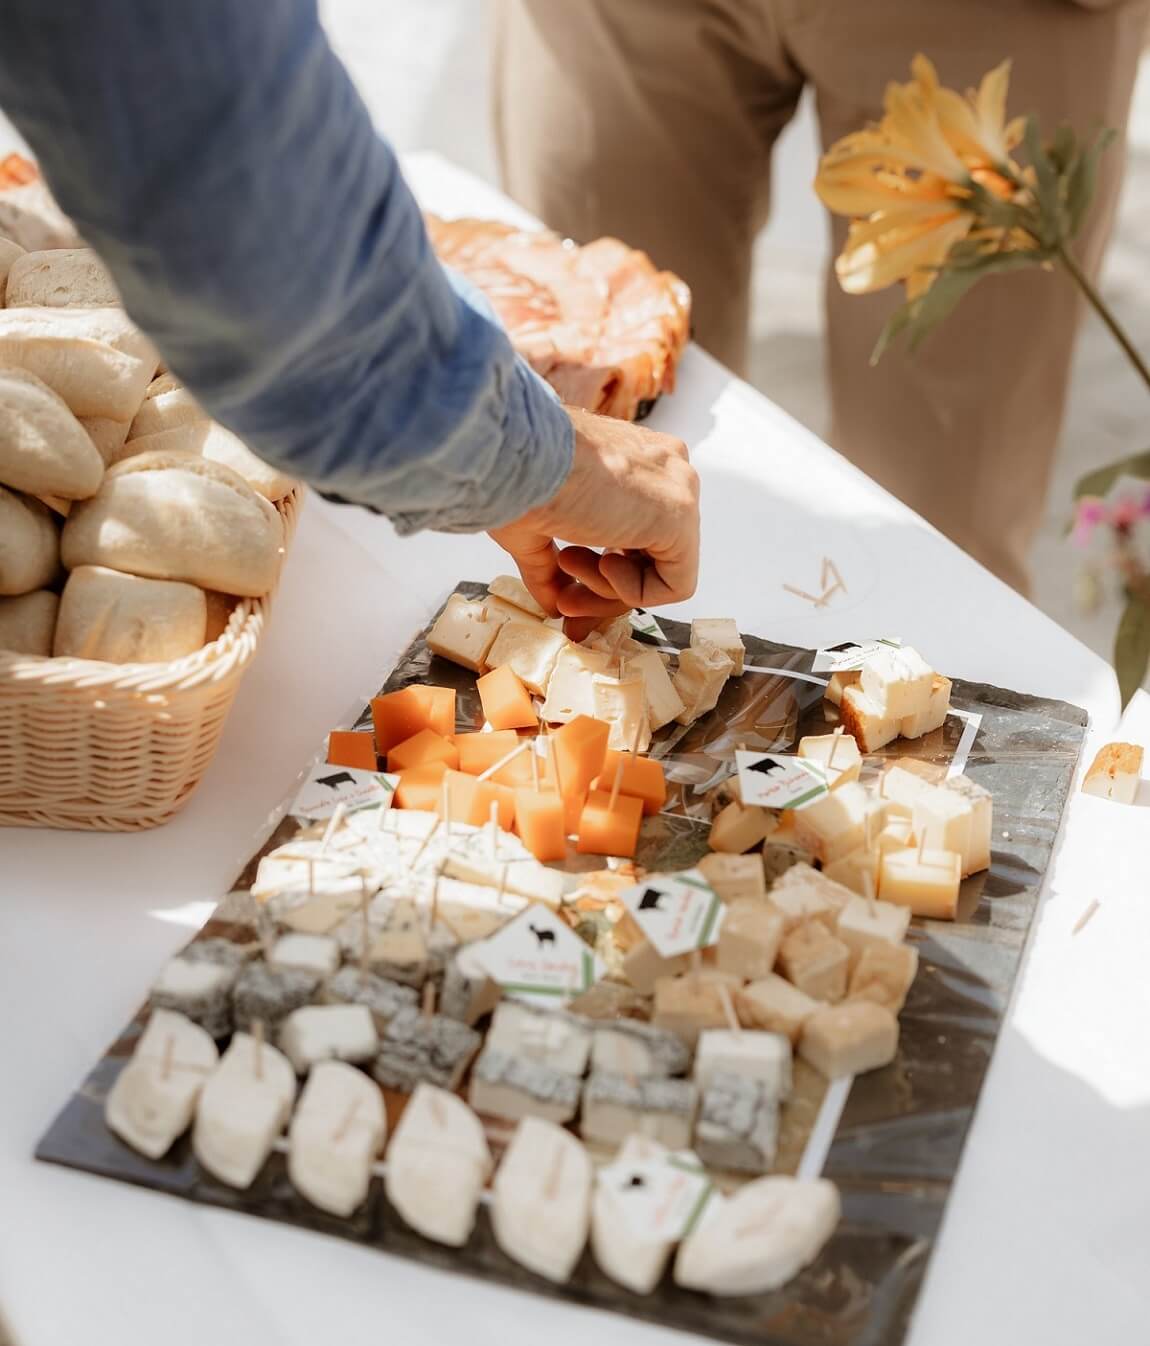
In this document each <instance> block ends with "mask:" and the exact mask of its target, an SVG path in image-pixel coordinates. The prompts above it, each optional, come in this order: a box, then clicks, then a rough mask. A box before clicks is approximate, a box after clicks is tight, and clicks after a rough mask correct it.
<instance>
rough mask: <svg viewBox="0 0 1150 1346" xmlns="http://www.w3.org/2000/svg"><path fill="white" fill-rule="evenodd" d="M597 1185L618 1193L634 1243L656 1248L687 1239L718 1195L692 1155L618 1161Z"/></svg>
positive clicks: (604, 1171) (603, 1172)
mask: <svg viewBox="0 0 1150 1346" xmlns="http://www.w3.org/2000/svg"><path fill="white" fill-rule="evenodd" d="M598 1181H599V1183H600V1185H601V1186H603V1187H607V1188H609V1189H610V1190H611V1191H612V1192H613V1193H614V1195H615V1197H616V1199H617V1202H618V1209H619V1211H620V1212H621V1214H622V1216H623V1218H624V1219H625V1220H626V1221H627V1223H628V1224H629V1225H630V1226H631V1231H632V1233H633V1234H634V1235H635V1237H636V1238H639V1239H643V1240H644V1241H650V1242H653V1243H678V1242H679V1241H680V1240H681V1239H685V1238H686V1237H687V1235H688V1234H690V1233H691V1232H692V1231H693V1230H694V1229H695V1228H696V1227H697V1226H698V1224H699V1221H700V1219H701V1218H702V1216H703V1212H704V1210H705V1209H706V1207H707V1205H708V1203H709V1202H710V1201H711V1200H712V1198H714V1197H716V1196H717V1195H718V1194H717V1193H716V1191H715V1187H714V1185H713V1184H712V1182H711V1180H710V1178H709V1177H708V1176H707V1170H706V1169H705V1168H704V1167H703V1166H702V1164H700V1163H699V1161H698V1159H697V1158H696V1157H695V1155H694V1154H693V1153H692V1152H691V1151H690V1150H678V1151H674V1152H671V1153H668V1154H660V1155H650V1156H648V1157H646V1158H643V1159H625V1158H624V1159H616V1160H615V1162H614V1163H612V1164H607V1165H605V1166H604V1167H603V1168H601V1169H600V1170H599V1178H598Z"/></svg>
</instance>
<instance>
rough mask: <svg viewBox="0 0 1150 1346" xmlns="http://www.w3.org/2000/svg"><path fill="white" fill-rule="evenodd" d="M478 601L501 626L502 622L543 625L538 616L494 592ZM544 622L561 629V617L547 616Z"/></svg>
mask: <svg viewBox="0 0 1150 1346" xmlns="http://www.w3.org/2000/svg"><path fill="white" fill-rule="evenodd" d="M479 602H480V603H481V604H482V605H483V607H484V608H486V610H487V613H488V616H489V617H490V618H491V619H492V620H494V621H497V622H498V623H499V624H500V625H501V626H502V625H503V623H504V622H519V623H520V624H521V625H523V626H542V625H544V623H543V622H541V621H540V620H539V618H538V617H536V616H533V615H532V614H531V613H530V612H524V611H523V609H522V608H518V607H516V606H515V604H514V603H509V602H508V601H507V599H506V598H499V597H498V596H497V595H495V594H492V593H489V594H487V595H486V596H485V597H484V598H481V599H480V600H479ZM546 624H547V625H549V626H551V628H552V629H553V630H556V631H561V630H562V629H563V621H562V618H559V619H553V618H550V617H549V618H548V619H547V623H546Z"/></svg>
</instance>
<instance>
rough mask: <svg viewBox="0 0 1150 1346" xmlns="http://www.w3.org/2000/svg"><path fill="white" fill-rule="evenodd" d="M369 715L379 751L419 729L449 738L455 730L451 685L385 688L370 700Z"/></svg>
mask: <svg viewBox="0 0 1150 1346" xmlns="http://www.w3.org/2000/svg"><path fill="white" fill-rule="evenodd" d="M371 718H372V722H373V724H374V726H375V749H376V751H377V752H378V753H380V754H384V753H388V752H390V751H391V750H392V748H394V747H395V746H396V744H398V743H402V742H403V741H404V739H407V738H411V736H412V735H413V734H418V733H419V731H420V730H421V729H431V730H433V731H434V732H435V733H437V734H439V735H440V736H441V737H442V738H450V737H451V735H452V734H454V733H455V688H454V687H429V686H424V685H418V686H412V687H404V688H402V689H401V690H400V691H398V692H388V693H387V695H386V696H377V697H375V699H374V700H373V701H372V703H371Z"/></svg>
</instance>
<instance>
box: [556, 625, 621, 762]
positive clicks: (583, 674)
mask: <svg viewBox="0 0 1150 1346" xmlns="http://www.w3.org/2000/svg"><path fill="white" fill-rule="evenodd" d="M607 665H608V656H607V655H606V654H603V653H600V652H599V651H597V650H588V649H584V647H583V646H582V645H567V646H566V647H565V648H564V649H563V650H561V651H560V654H559V658H558V659H557V660H556V661H555V671H554V672H553V673H552V674H551V681H550V682H549V683H548V684H547V699H546V700H545V701H544V702H543V707H542V709H541V710H540V712H539V714H540V718H541V719H544V720H546V721H547V722H548V723H549V724H566V723H567V722H568V721H569V720H573V719H575V717H576V716H577V715H590V716H592V717H594V715H595V684H594V681H593V679H594V676H595V674H596V673H605V672H606V671H607ZM628 746H630V745H628Z"/></svg>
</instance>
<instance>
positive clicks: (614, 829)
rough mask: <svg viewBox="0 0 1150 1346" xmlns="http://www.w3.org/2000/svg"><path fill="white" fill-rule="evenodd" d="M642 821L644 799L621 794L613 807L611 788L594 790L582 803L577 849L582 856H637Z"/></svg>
mask: <svg viewBox="0 0 1150 1346" xmlns="http://www.w3.org/2000/svg"><path fill="white" fill-rule="evenodd" d="M642 822H643V801H642V800H641V799H634V798H632V796H631V795H620V796H619V797H618V799H616V800H615V807H614V808H612V807H611V795H610V793H609V791H607V790H595V791H593V792H592V793H591V794H590V795H589V796H588V797H587V803H586V804H585V805H584V806H583V813H582V816H581V817H580V819H579V842H578V846H577V847H576V849H577V850H578V851H579V853H580V855H634V854H635V850H636V848H637V847H638V845H639V828H640V826H641V824H642Z"/></svg>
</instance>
